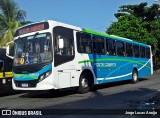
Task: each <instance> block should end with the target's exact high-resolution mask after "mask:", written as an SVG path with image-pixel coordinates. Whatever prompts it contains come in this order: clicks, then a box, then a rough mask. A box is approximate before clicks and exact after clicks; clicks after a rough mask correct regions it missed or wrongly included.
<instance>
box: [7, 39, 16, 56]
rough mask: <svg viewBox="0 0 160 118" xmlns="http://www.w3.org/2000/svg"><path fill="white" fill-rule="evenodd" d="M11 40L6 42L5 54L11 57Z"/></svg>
mask: <svg viewBox="0 0 160 118" xmlns="http://www.w3.org/2000/svg"><path fill="white" fill-rule="evenodd" d="M12 48H13V41H11V42H9V43H7V44H6V56H7V57H9V58H11V59H13V58H14V57H13V54H11V51H13V49H12Z"/></svg>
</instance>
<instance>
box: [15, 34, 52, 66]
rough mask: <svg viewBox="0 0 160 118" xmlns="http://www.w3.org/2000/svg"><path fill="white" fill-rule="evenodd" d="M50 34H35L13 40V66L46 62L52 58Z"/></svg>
mask: <svg viewBox="0 0 160 118" xmlns="http://www.w3.org/2000/svg"><path fill="white" fill-rule="evenodd" d="M51 44H52V43H51V35H50V34H49V33H43V34H35V35H32V36H27V37H23V38H18V39H17V40H15V54H14V55H15V57H14V66H24V65H32V64H41V63H46V62H49V61H51V60H52V46H51Z"/></svg>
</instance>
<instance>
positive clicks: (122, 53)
mask: <svg viewBox="0 0 160 118" xmlns="http://www.w3.org/2000/svg"><path fill="white" fill-rule="evenodd" d="M116 46H117V56H125V48H124V43H123V42H121V41H117V42H116Z"/></svg>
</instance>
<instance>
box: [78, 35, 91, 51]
mask: <svg viewBox="0 0 160 118" xmlns="http://www.w3.org/2000/svg"><path fill="white" fill-rule="evenodd" d="M77 50H78V52H79V53H87V54H90V53H92V40H91V35H89V34H86V33H83V32H77Z"/></svg>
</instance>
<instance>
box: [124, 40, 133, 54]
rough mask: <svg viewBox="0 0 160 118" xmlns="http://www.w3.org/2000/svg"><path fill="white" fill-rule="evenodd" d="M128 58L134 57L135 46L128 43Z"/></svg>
mask: <svg viewBox="0 0 160 118" xmlns="http://www.w3.org/2000/svg"><path fill="white" fill-rule="evenodd" d="M126 56H127V57H133V45H132V44H130V43H126Z"/></svg>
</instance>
